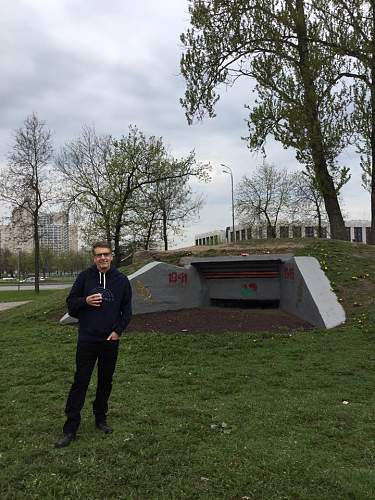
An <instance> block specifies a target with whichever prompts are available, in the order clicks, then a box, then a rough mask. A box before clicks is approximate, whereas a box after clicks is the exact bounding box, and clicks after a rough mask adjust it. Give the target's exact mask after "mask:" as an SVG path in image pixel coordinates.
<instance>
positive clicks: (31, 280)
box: [21, 276, 44, 283]
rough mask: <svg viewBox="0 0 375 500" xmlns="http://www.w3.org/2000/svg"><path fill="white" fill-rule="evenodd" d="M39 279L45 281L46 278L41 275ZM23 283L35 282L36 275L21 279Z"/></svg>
mask: <svg viewBox="0 0 375 500" xmlns="http://www.w3.org/2000/svg"><path fill="white" fill-rule="evenodd" d="M39 281H44V278H43V277H42V276H41V277H39ZM21 283H35V276H28V277H27V278H25V279H24V280H21Z"/></svg>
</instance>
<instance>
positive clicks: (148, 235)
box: [145, 213, 155, 250]
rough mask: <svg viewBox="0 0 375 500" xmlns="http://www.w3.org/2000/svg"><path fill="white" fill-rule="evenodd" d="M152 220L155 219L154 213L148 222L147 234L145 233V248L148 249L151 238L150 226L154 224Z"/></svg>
mask: <svg viewBox="0 0 375 500" xmlns="http://www.w3.org/2000/svg"><path fill="white" fill-rule="evenodd" d="M154 220H155V213H153V214H152V217H151V220H150V222H149V224H148V230H147V235H146V244H145V250H149V249H150V248H149V247H150V240H151V234H152V228H153V225H154Z"/></svg>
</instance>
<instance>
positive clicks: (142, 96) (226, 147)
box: [0, 0, 370, 246]
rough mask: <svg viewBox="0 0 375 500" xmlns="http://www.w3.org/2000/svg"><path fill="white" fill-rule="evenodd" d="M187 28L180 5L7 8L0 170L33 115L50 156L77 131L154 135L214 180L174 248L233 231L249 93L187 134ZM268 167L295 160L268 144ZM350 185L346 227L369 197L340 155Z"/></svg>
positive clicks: (28, 0) (2, 35) (86, 2)
mask: <svg viewBox="0 0 375 500" xmlns="http://www.w3.org/2000/svg"><path fill="white" fill-rule="evenodd" d="M188 25H189V15H188V2H187V0H138V2H134V1H131V0H111V1H103V0H48V1H46V0H13V1H12V2H3V4H2V9H1V16H0V44H1V59H0V64H1V66H0V71H1V73H0V74H1V79H0V100H1V112H0V161H1V162H5V155H6V153H7V151H9V149H10V147H11V144H12V133H13V130H14V129H16V128H17V127H19V126H21V125H22V122H23V120H24V119H25V117H26V116H27V115H29V114H30V113H32V112H36V113H37V114H38V116H39V118H41V119H42V120H44V121H46V123H47V126H48V127H49V128H50V129H52V130H53V132H54V134H55V135H54V143H55V146H56V148H58V147H59V146H61V145H62V144H64V142H65V141H68V140H70V139H73V138H75V137H77V136H78V135H79V134H80V131H81V128H82V125H83V124H88V125H95V127H96V129H97V131H98V132H103V133H110V134H113V135H115V136H120V135H123V134H126V133H127V131H128V127H129V125H130V124H134V125H137V126H138V127H139V128H140V129H141V130H142V131H143V132H144V133H145V134H146V135H156V136H162V137H163V139H164V142H165V144H167V145H168V147H169V149H170V152H171V154H172V155H173V156H176V157H180V156H183V155H186V154H187V153H188V152H189V151H191V150H192V149H194V150H195V152H196V156H197V159H198V160H199V161H204V162H206V161H209V162H210V163H211V164H212V165H213V167H214V170H213V180H212V182H211V183H210V184H208V185H203V186H194V187H195V189H196V192H202V193H203V194H204V197H205V200H206V204H205V207H204V209H203V210H202V211H201V215H200V219H199V220H198V221H197V222H196V223H195V224H191V225H189V227H188V228H187V229H186V231H185V237H184V238H177V239H176V240H175V245H176V246H184V245H187V244H190V243H193V240H194V234H196V233H201V232H204V231H208V230H213V229H224V228H225V226H228V225H230V224H231V192H230V178H229V176H228V175H225V174H223V173H222V167H221V166H220V164H221V163H225V164H227V165H229V166H230V167H231V168H232V169H233V172H234V177H235V183H236V182H238V181H239V180H240V179H241V177H242V176H243V175H244V174H251V172H252V170H253V169H254V167H255V166H256V165H257V164H258V163H260V162H261V161H262V158H261V157H260V156H257V155H254V154H251V153H249V151H248V149H247V148H246V143H245V141H243V140H241V137H243V136H246V135H247V128H246V123H245V119H246V117H247V110H246V109H245V108H244V104H246V103H251V101H252V99H253V98H254V97H253V94H252V92H251V90H252V87H251V82H250V81H249V80H242V81H239V82H238V83H237V84H236V86H235V87H233V88H232V89H229V90H228V91H226V90H225V89H224V90H223V92H222V93H221V100H220V101H219V105H218V106H217V108H216V110H217V117H216V118H214V119H209V118H207V119H205V120H204V121H203V122H201V123H197V124H195V125H193V126H188V125H187V122H186V119H185V116H184V112H183V109H182V108H181V106H180V104H179V98H180V97H182V96H183V93H184V80H183V78H182V77H181V76H180V74H179V60H180V56H181V52H182V47H181V43H180V41H179V35H180V33H181V32H183V31H185V29H186V28H187V26H188ZM267 158H268V161H270V162H273V163H275V164H276V165H278V166H280V167H286V168H288V169H291V170H295V169H296V168H299V167H298V164H297V162H296V160H295V158H294V154H293V151H285V150H283V149H282V148H281V147H280V146H279V145H277V144H275V143H274V142H272V141H270V143H269V144H268V146H267ZM343 162H345V164H347V165H348V166H351V167H352V180H351V181H350V183H349V185H348V186H346V187H345V189H344V192H343V209H344V212H345V215H346V216H347V217H348V218H369V213H370V208H369V196H368V195H367V193H366V192H365V191H364V190H363V189H361V188H360V172H359V167H358V165H357V164H358V158H357V157H356V156H355V155H354V154H352V153H351V154H349V153H347V154H346V155H345V156H344V157H343Z"/></svg>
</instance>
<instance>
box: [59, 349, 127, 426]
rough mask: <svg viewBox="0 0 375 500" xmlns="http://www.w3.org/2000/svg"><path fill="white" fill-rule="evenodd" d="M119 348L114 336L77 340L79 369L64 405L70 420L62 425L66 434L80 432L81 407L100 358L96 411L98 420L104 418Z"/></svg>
mask: <svg viewBox="0 0 375 500" xmlns="http://www.w3.org/2000/svg"><path fill="white" fill-rule="evenodd" d="M118 348H119V342H118V341H113V340H103V341H100V342H84V341H80V340H79V341H78V343H77V351H76V372H75V375H74V382H73V384H72V387H71V388H70V392H69V396H68V400H67V402H66V407H65V415H66V417H67V420H66V422H65V424H64V428H63V431H64V434H68V433H73V434H75V433H76V432H77V429H78V427H79V424H80V422H81V410H82V408H83V405H84V402H85V397H86V392H87V388H88V386H89V383H90V379H91V374H92V372H93V369H94V366H95V363H96V361H97V362H98V383H97V388H96V397H95V401H94V403H93V411H94V416H95V421H96V423H100V422H105V419H106V414H107V411H108V399H109V396H110V394H111V390H112V377H113V373H114V371H115V367H116V361H117V355H118Z"/></svg>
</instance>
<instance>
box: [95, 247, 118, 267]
mask: <svg viewBox="0 0 375 500" xmlns="http://www.w3.org/2000/svg"><path fill="white" fill-rule="evenodd" d="M112 259H113V257H112V252H111V250H110V249H109V248H106V247H96V248H95V249H94V264H95V265H96V267H97V268H98V271H100V272H101V273H105V272H106V271H108V269H109V268H110V267H111V262H112Z"/></svg>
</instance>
